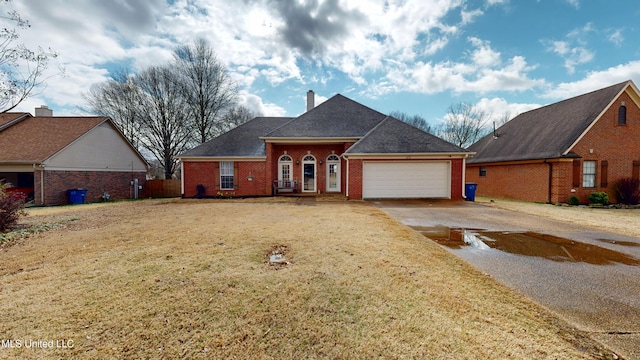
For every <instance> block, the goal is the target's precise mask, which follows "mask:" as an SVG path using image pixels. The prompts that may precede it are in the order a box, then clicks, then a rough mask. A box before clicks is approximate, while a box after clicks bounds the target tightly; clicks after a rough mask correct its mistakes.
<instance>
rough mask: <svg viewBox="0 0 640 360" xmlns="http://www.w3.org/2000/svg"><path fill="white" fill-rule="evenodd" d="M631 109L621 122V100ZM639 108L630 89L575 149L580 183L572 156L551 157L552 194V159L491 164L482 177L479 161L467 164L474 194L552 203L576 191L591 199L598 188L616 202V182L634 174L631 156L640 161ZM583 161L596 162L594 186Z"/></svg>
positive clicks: (584, 200)
mask: <svg viewBox="0 0 640 360" xmlns="http://www.w3.org/2000/svg"><path fill="white" fill-rule="evenodd" d="M622 101H624V102H625V106H626V108H627V124H626V125H624V126H618V109H619V107H620V105H621V102H622ZM638 139H640V108H638V106H637V105H636V104H635V103H634V102H633V100H632V99H631V98H630V97H629V96H628V95H627V94H626V93H624V94H622V95H621V96H620V98H618V99H616V101H614V102H613V105H612V106H611V107H610V108H609V109H608V110H607V111H606V112H605V113H604V114H603V116H602V117H601V118H600V120H599V121H598V122H597V123H596V124H595V125H594V126H593V127H592V128H591V129H590V130H589V132H588V133H587V134H586V135H585V136H584V137H583V138H582V139H580V141H579V142H578V143H577V144H576V146H574V147H573V148H572V149H571V151H573V152H575V153H576V154H578V155H579V156H581V158H580V159H579V160H580V178H579V179H578V180H579V184H580V185H579V186H573V163H572V161H571V160H564V161H560V162H557V161H556V162H553V165H552V166H553V172H552V179H551V183H552V187H551V197H549V164H546V163H542V162H538V163H528V164H512V165H487V166H486V168H487V175H486V177H480V176H479V175H478V173H479V165H480V164H470V165H468V166H467V182H476V183H478V189H477V191H476V194H478V195H481V196H495V197H505V198H513V199H520V200H525V201H538V202H548V201H550V202H551V203H566V202H568V201H569V198H570V197H571V196H572V195H576V196H578V197H579V199H580V202H581V203H588V202H589V200H588V198H589V195H590V194H591V193H592V192H595V191H604V192H607V193H608V194H609V200H610V201H611V202H615V196H614V192H613V188H612V186H613V184H614V183H615V182H616V180H618V179H620V178H623V177H631V175H632V169H633V161H634V160H640V141H639V140H638ZM585 160H593V161H596V187H595V188H584V187H583V186H582V165H583V163H584V161H585ZM605 160H606V161H607V162H608V167H607V186H602V184H601V182H602V169H601V166H602V162H603V161H605Z"/></svg>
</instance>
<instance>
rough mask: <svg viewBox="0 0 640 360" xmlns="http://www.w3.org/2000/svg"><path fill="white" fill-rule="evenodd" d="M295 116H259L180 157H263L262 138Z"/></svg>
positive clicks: (263, 146)
mask: <svg viewBox="0 0 640 360" xmlns="http://www.w3.org/2000/svg"><path fill="white" fill-rule="evenodd" d="M292 119H293V118H288V117H258V118H255V119H253V120H250V121H247V122H246V123H244V124H242V125H240V126H238V127H236V128H234V129H231V130H229V131H228V132H226V133H224V134H222V135H220V136H218V137H216V138H214V139H212V140H209V141H208V142H206V143H204V144H202V145H200V146H197V147H195V148H193V149H191V150H188V151H185V152H184V153H182V154H180V157H198V156H221V157H226V156H228V157H236V156H241V157H263V156H266V152H265V143H264V141H263V140H261V139H260V137H261V136H263V135H264V134H267V133H269V132H270V131H272V130H273V129H276V128H278V127H280V126H282V125H284V124H286V123H287V122H289V121H291V120H292Z"/></svg>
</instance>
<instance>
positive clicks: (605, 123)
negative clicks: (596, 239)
mask: <svg viewBox="0 0 640 360" xmlns="http://www.w3.org/2000/svg"><path fill="white" fill-rule="evenodd" d="M622 101H624V102H625V107H626V108H627V124H626V125H624V126H618V109H619V107H620V105H621V102H622ZM572 150H573V151H574V152H576V153H577V154H579V155H581V156H582V159H580V160H581V165H582V164H583V161H585V160H594V161H596V187H595V188H584V187H583V186H582V177H581V178H580V186H579V187H576V188H575V190H576V193H575V194H576V195H577V196H578V197H579V198H580V201H581V202H583V203H588V202H589V195H590V194H591V193H592V192H595V191H604V192H607V193H608V194H609V201H611V202H615V195H614V192H613V185H614V183H615V182H616V180H618V179H620V178H624V177H631V174H632V169H633V161H634V160H640V108H638V106H637V105H636V104H635V103H634V102H633V100H632V99H631V98H630V97H629V95H627V94H626V93H623V94H622V95H621V96H620V97H619V98H618V99H617V100H616V101H614V102H613V105H612V106H611V107H610V108H609V109H608V110H607V112H606V113H605V114H604V115H603V116H602V117H601V118H600V120H599V121H598V122H597V123H596V124H595V125H594V126H593V127H592V128H591V130H590V131H589V132H588V133H587V134H586V135H585V136H584V137H583V138H582V139H581V140H580V141H579V142H578V143H577V144H576V146H575V147H574V148H573V149H572ZM604 160H606V161H607V162H608V167H607V168H608V169H607V186H605V187H603V186H601V185H602V184H601V180H602V171H601V165H602V161H604ZM581 171H582V168H581ZM570 181H571V179H570Z"/></svg>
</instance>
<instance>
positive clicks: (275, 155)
mask: <svg viewBox="0 0 640 360" xmlns="http://www.w3.org/2000/svg"><path fill="white" fill-rule="evenodd" d="M348 146H349V144H329V145H326V144H320V145H272V146H271V147H270V150H271V153H270V154H269V155H267V159H272V161H271V162H269V163H270V164H271V169H270V170H271V176H272V178H271V181H273V180H278V159H279V158H280V156H282V155H284V153H285V151H286V152H287V154H288V155H289V156H291V158H292V159H293V170H292V172H291V176H292V177H293V180H298V182H299V183H300V184H302V159H303V158H304V157H305V156H306V155H307V154H310V155H313V156H314V157H315V158H316V184H317V190H319V191H320V193H322V194H324V193H325V192H326V188H327V164H326V161H327V157H328V156H329V155H331V154H332V152H333V153H335V154H336V155H338V156H340V155H342V153H343V152H344V150H346V148H348ZM267 149H268V150H269V148H267ZM320 160H322V164H320ZM298 162H299V163H298ZM345 170H346V162H345V160H343V159H341V161H340V177H341V184H340V189H341V191H342V193H343V194H344V192H345V188H346V184H345V181H346V171H345Z"/></svg>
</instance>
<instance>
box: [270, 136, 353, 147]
mask: <svg viewBox="0 0 640 360" xmlns="http://www.w3.org/2000/svg"><path fill="white" fill-rule="evenodd" d="M260 139H261V140H264V142H266V143H273V144H298V145H306V144H342V143H345V142H353V143H355V142H358V140H360V138H359V137H345V138H340V137H333V138H332V137H291V138H286V137H282V138H277V137H276V138H272V137H261V138H260Z"/></svg>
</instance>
